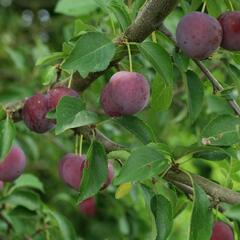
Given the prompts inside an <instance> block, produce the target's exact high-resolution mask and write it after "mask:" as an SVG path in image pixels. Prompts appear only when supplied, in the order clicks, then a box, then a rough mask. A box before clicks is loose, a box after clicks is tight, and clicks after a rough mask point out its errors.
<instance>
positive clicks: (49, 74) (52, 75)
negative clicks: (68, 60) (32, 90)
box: [41, 66, 56, 86]
mask: <svg viewBox="0 0 240 240" xmlns="http://www.w3.org/2000/svg"><path fill="white" fill-rule="evenodd" d="M55 79H56V68H55V67H52V66H49V67H48V68H46V69H45V71H44V74H43V77H42V80H41V83H42V85H44V86H46V85H49V84H51V83H52V82H53V81H54V80H55Z"/></svg>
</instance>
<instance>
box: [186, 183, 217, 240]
mask: <svg viewBox="0 0 240 240" xmlns="http://www.w3.org/2000/svg"><path fill="white" fill-rule="evenodd" d="M212 223H213V217H212V210H211V204H210V201H209V199H208V197H207V195H206V193H205V192H204V191H203V189H202V188H201V187H200V186H198V185H197V184H194V200H193V210H192V217H191V224H190V232H189V237H188V239H189V240H209V239H210V238H211V234H212Z"/></svg>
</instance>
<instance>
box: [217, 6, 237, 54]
mask: <svg viewBox="0 0 240 240" xmlns="http://www.w3.org/2000/svg"><path fill="white" fill-rule="evenodd" d="M218 20H219V22H220V24H221V26H222V29H223V39H222V43H221V46H222V47H223V48H225V49H227V50H230V51H240V11H233V12H226V13H224V14H222V15H221V16H220V17H219V19H218Z"/></svg>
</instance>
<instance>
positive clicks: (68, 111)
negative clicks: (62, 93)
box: [55, 97, 99, 134]
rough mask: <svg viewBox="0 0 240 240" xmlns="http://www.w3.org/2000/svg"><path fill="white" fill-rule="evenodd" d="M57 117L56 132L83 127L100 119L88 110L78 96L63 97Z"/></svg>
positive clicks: (58, 107)
mask: <svg viewBox="0 0 240 240" xmlns="http://www.w3.org/2000/svg"><path fill="white" fill-rule="evenodd" d="M56 117H57V125H56V129H55V132H56V134H60V133H62V132H64V131H65V130H67V129H71V128H76V127H82V126H86V125H90V124H94V123H96V122H98V121H99V118H98V115H97V114H96V113H94V112H89V111H86V110H85V104H84V102H83V101H82V99H81V98H76V97H63V98H62V99H61V101H60V103H59V104H58V106H57V110H56Z"/></svg>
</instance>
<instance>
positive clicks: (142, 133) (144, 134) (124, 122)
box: [113, 116, 155, 144]
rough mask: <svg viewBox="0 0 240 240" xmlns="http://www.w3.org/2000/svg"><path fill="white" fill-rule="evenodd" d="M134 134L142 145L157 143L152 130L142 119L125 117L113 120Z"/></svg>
mask: <svg viewBox="0 0 240 240" xmlns="http://www.w3.org/2000/svg"><path fill="white" fill-rule="evenodd" d="M113 121H114V122H116V123H117V124H119V125H121V126H122V127H124V128H126V129H127V130H128V131H129V132H131V133H132V134H134V135H135V136H136V137H137V138H138V139H139V140H140V141H141V142H142V143H144V144H147V143H150V142H154V141H155V137H154V134H153V131H152V129H151V128H150V127H149V126H148V125H147V124H146V123H144V122H143V121H142V120H141V119H139V118H137V117H135V116H125V117H120V118H116V119H114V120H113Z"/></svg>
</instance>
